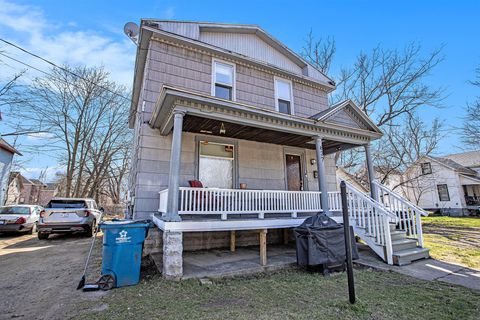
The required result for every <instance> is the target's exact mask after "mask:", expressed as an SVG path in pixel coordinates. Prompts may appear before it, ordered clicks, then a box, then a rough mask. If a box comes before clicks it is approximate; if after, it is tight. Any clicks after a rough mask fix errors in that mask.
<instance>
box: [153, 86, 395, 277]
mask: <svg viewBox="0 0 480 320" xmlns="http://www.w3.org/2000/svg"><path fill="white" fill-rule="evenodd" d="M337 116H338V117H337ZM149 123H150V126H151V127H152V128H157V129H159V131H160V134H161V135H164V136H169V135H170V134H171V137H172V139H171V151H170V161H169V165H170V168H169V171H168V185H167V186H166V188H164V189H163V190H161V191H160V193H159V209H158V214H155V215H153V217H152V220H153V222H154V223H155V224H156V225H157V227H158V228H159V230H160V231H161V233H162V243H163V262H162V265H163V274H164V276H165V277H166V278H179V277H182V275H183V274H184V271H185V270H184V259H183V256H182V254H183V251H184V246H190V245H191V243H190V242H189V241H193V242H195V239H193V240H188V241H186V240H185V239H186V237H187V238H188V235H189V234H190V235H191V234H193V233H206V234H213V233H218V232H224V233H225V232H227V233H226V234H227V235H228V236H227V237H228V238H229V239H228V241H229V244H230V250H232V251H235V249H236V247H237V246H236V233H238V232H243V231H248V230H249V231H252V232H254V233H255V235H254V236H252V237H251V238H250V239H249V242H248V243H247V244H246V245H258V247H259V252H260V265H261V266H265V265H267V263H268V261H267V235H268V234H273V233H278V232H284V233H292V232H291V229H292V228H294V227H296V226H298V225H300V224H301V223H302V222H303V221H304V220H305V219H306V218H307V217H308V216H311V215H313V214H316V213H318V212H325V213H327V214H329V215H331V216H335V215H336V214H337V213H340V209H341V205H340V195H339V192H338V191H337V182H336V179H335V173H334V172H335V170H334V169H335V164H334V162H333V161H332V163H330V164H329V166H328V167H327V165H326V159H327V157H329V155H333V154H334V153H336V152H338V151H341V150H347V149H351V148H355V147H361V148H365V154H366V159H367V164H368V168H369V172H370V173H371V174H372V177H373V163H372V159H371V155H370V147H369V142H370V141H371V140H373V139H376V138H378V137H380V136H381V132H380V131H379V130H378V128H377V127H375V125H374V124H373V123H372V122H371V120H370V119H368V117H366V116H365V115H364V114H363V113H362V112H361V111H360V110H359V109H358V108H357V107H356V106H355V105H354V104H353V103H352V102H349V101H347V102H344V103H343V104H339V105H337V106H334V107H332V108H331V109H328V110H324V111H323V112H321V113H319V114H318V115H315V116H313V117H312V118H310V119H309V118H302V117H297V116H294V115H288V114H283V113H280V112H278V111H272V110H264V109H260V108H257V107H252V106H247V105H244V104H240V103H236V102H234V101H227V100H223V99H218V98H215V97H211V96H208V95H202V94H198V93H194V92H189V91H185V90H179V89H175V88H170V87H164V89H163V91H162V94H161V96H160V97H159V100H158V101H157V104H156V106H155V109H154V110H153V114H152V117H151V120H150V121H149ZM184 139H188V140H189V142H188V144H190V143H191V142H190V141H194V145H193V149H194V150H192V149H191V147H190V149H189V150H185V149H182V145H183V144H184V143H183V142H184ZM190 146H191V145H190ZM186 153H188V154H192V153H194V156H195V159H194V163H193V170H191V171H190V172H192V171H193V176H192V175H191V173H190V175H189V176H190V177H191V178H190V179H189V180H188V181H185V178H184V175H182V168H185V166H184V165H183V166H182V159H183V156H184V155H185V154H186ZM332 159H333V158H332ZM328 169H333V170H332V172H333V182H330V183H329V184H328V183H327V179H330V178H329V177H328V174H327V170H328ZM187 182H188V183H190V184H191V186H190V187H187V186H186V185H185V184H187ZM192 182H195V184H199V185H195V186H194V185H192ZM372 183H373V179H372ZM375 188H376V187H375V185H373V184H372V188H371V189H372V192H373V190H375ZM357 197H358V198H355V199H356V200H355V201H356V205H357V206H358V207H357V209H356V210H358V212H357V211H355V212H352V213H353V214H355V215H356V217H357V218H360V217H362V218H361V221H360V224H359V225H361V226H362V227H363V228H367V227H368V228H369V229H368V230H366V231H365V233H368V234H369V235H371V236H373V237H375V241H377V242H378V243H380V244H381V245H383V244H385V243H386V242H385V241H386V240H385V237H384V232H385V230H387V229H388V219H389V218H388V217H386V216H385V217H381V218H380V217H377V216H376V215H377V214H376V213H373V211H372V208H373V207H372V205H373V204H372V203H369V202H368V201H369V200H368V199H367V198H365V197H367V196H365V195H357ZM352 199H353V198H352ZM361 206H363V208H362V212H360V211H359V210H360V207H361ZM379 212H380V211H379ZM368 221H370V222H368ZM373 225H375V228H374V227H373ZM282 230H283V231H282ZM362 232H363V231H362ZM222 243H223V245H225V239H223V240H222ZM209 245H210V244H209ZM198 249H202V248H198ZM379 250H380V249H379ZM382 250H383V249H382Z"/></svg>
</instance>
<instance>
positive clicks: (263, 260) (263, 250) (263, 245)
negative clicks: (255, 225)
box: [260, 229, 267, 266]
mask: <svg viewBox="0 0 480 320" xmlns="http://www.w3.org/2000/svg"><path fill="white" fill-rule="evenodd" d="M260 265H262V266H266V265H267V229H262V230H260Z"/></svg>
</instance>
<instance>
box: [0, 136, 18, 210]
mask: <svg viewBox="0 0 480 320" xmlns="http://www.w3.org/2000/svg"><path fill="white" fill-rule="evenodd" d="M15 154H18V155H21V153H20V152H18V151H17V150H16V149H15V148H14V147H12V146H11V145H9V144H8V143H7V142H6V141H5V140H3V139H2V138H0V188H1V189H0V205H1V206H3V205H4V204H5V200H6V194H7V189H8V179H9V177H10V171H11V169H12V161H13V156H14V155H15Z"/></svg>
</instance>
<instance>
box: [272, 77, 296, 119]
mask: <svg viewBox="0 0 480 320" xmlns="http://www.w3.org/2000/svg"><path fill="white" fill-rule="evenodd" d="M275 107H276V109H277V111H279V112H281V113H286V114H293V92H292V82H291V81H289V80H285V79H280V78H275Z"/></svg>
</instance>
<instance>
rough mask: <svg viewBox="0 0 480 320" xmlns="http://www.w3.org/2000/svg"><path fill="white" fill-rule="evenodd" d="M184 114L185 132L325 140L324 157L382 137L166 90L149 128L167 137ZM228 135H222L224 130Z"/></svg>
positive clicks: (292, 141) (300, 143) (310, 145)
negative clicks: (175, 116) (176, 117)
mask: <svg viewBox="0 0 480 320" xmlns="http://www.w3.org/2000/svg"><path fill="white" fill-rule="evenodd" d="M174 110H179V111H183V112H185V114H186V115H185V121H184V128H183V130H184V131H188V132H194V133H205V134H212V135H217V136H225V137H231V138H237V139H245V140H252V141H258V142H266V143H274V144H281V145H288V146H296V147H301V148H307V149H315V144H314V142H313V138H314V137H317V136H321V137H322V138H324V149H325V150H324V152H325V154H328V153H333V152H335V151H339V150H345V149H349V148H352V147H355V146H358V145H362V144H366V143H368V142H369V141H371V140H375V139H378V138H380V137H381V135H382V133H381V132H380V131H379V130H377V128H368V129H364V128H358V127H349V126H347V125H343V124H338V123H331V122H327V121H321V120H318V119H309V118H304V117H299V116H295V115H287V114H283V113H280V112H277V111H273V110H267V109H263V108H258V107H255V106H251V105H246V104H243V103H238V102H235V101H229V100H224V99H219V98H216V97H212V96H210V95H206V94H202V93H198V92H193V91H188V90H183V89H178V88H174V87H169V86H164V87H163V88H162V92H161V94H160V96H159V98H158V100H157V103H156V105H155V108H154V111H153V114H152V117H151V119H150V121H149V123H150V126H151V127H153V128H158V129H159V130H160V133H161V134H162V135H168V134H169V132H170V131H171V129H172V127H173V111H174ZM222 124H223V126H224V129H225V133H224V134H220V133H219V131H220V128H221V126H222Z"/></svg>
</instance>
